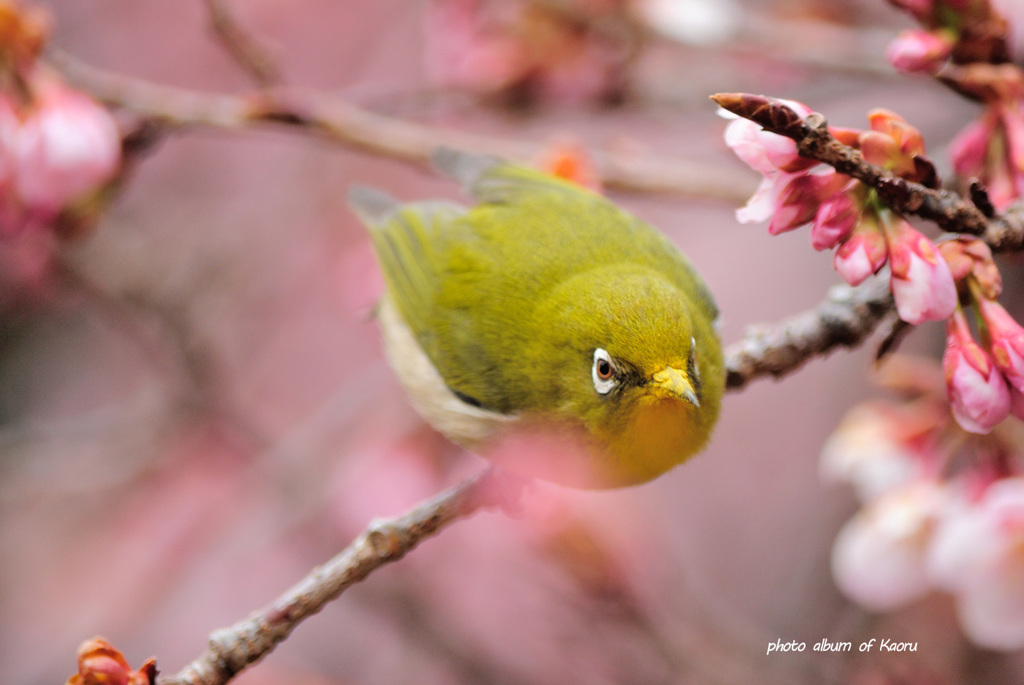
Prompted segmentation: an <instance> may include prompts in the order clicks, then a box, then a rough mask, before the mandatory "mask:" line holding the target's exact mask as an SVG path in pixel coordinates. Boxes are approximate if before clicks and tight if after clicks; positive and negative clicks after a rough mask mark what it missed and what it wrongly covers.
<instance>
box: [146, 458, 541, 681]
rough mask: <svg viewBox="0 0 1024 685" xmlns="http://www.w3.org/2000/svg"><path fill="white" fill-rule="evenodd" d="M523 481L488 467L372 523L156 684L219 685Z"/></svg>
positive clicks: (512, 496) (508, 500)
mask: <svg viewBox="0 0 1024 685" xmlns="http://www.w3.org/2000/svg"><path fill="white" fill-rule="evenodd" d="M526 483H527V481H525V480H522V479H520V478H518V477H516V476H513V475H511V474H507V473H503V472H502V473H499V472H496V471H494V470H491V469H488V470H487V471H484V472H483V473H482V474H480V475H479V476H477V477H475V478H472V479H470V480H467V481H465V482H464V483H461V484H460V485H457V486H456V487H454V488H451V489H450V490H447V491H445V492H443V493H441V494H440V495H438V496H436V497H434V498H432V499H430V500H427V501H425V502H423V503H422V504H420V505H419V506H418V507H416V508H415V509H413V510H412V511H410V512H408V513H406V514H404V515H403V516H399V517H397V518H394V519H387V520H382V521H376V522H374V523H371V524H370V526H369V527H368V528H367V529H366V531H364V532H363V533H362V534H361V535H360V536H359V537H358V538H356V539H355V541H354V542H352V544H350V545H349V546H348V547H346V548H345V549H344V550H343V551H342V552H341V553H340V554H339V555H337V556H336V557H334V558H333V559H331V560H330V561H328V562H327V563H326V564H324V565H323V566H320V567H318V568H315V569H313V571H312V572H311V573H310V574H309V575H308V576H306V577H305V578H304V579H303V580H302V581H300V582H299V583H298V584H297V585H295V586H294V587H292V588H291V589H290V590H288V591H287V592H285V593H284V594H283V595H281V596H280V597H279V598H278V599H277V600H276V601H275V602H273V603H272V604H270V605H269V606H267V607H265V608H263V609H262V610H260V611H257V612H255V613H254V614H252V615H251V616H249V617H248V618H246V619H244V620H242V621H239V622H238V623H236V624H234V625H232V626H230V627H227V628H223V629H221V630H218V631H215V632H214V633H213V634H211V635H210V641H209V644H208V645H207V648H206V651H205V652H204V653H203V654H202V655H201V656H199V658H197V659H196V660H195V661H193V662H192V663H190V664H188V665H187V666H185V668H183V669H182V670H181V671H179V672H178V673H177V674H175V675H172V676H169V677H162V678H160V679H159V680H158V683H159V684H160V685H223V683H226V682H228V681H229V680H230V679H231V678H233V677H234V676H235V675H236V674H238V673H239V672H241V671H242V670H243V669H245V668H246V667H248V666H250V665H252V664H254V663H256V662H257V661H259V660H260V659H262V658H263V657H264V656H266V655H267V654H269V653H270V652H271V651H273V649H274V647H276V646H277V644H278V643H280V642H281V641H282V640H284V639H285V638H287V637H288V635H290V634H291V632H292V630H294V629H295V627H296V626H298V624H299V623H301V622H302V621H303V620H305V619H306V618H308V617H310V616H312V615H313V614H315V613H317V612H318V611H320V610H321V609H322V608H323V607H324V606H325V605H326V604H327V603H328V602H330V601H331V600H333V599H335V598H336V597H337V596H338V595H340V594H341V593H342V592H344V591H345V590H346V589H348V588H349V587H350V586H352V585H353V584H355V583H357V582H359V581H361V580H362V579H363V578H365V577H366V576H367V575H369V574H370V573H371V572H372V571H374V570H375V569H377V568H379V567H381V566H383V565H385V564H388V563H391V562H393V561H398V560H399V559H401V558H402V557H404V556H405V555H406V554H408V553H409V552H411V551H412V550H413V549H415V548H416V546H417V545H418V544H419V543H420V542H422V541H423V540H425V539H426V538H428V537H431V536H432V535H434V534H436V533H437V532H439V531H440V530H442V529H443V528H445V527H446V526H448V525H449V524H451V523H453V522H455V521H457V520H459V519H463V518H466V517H468V516H470V515H472V514H474V513H476V512H477V511H479V510H481V509H484V508H490V507H510V508H514V507H515V506H516V503H517V502H518V500H519V498H520V495H521V492H522V489H523V487H524V486H525V484H526Z"/></svg>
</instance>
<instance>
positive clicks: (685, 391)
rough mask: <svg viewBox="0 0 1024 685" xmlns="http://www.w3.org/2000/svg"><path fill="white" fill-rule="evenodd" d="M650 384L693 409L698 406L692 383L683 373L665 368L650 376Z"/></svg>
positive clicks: (668, 367)
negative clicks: (683, 401) (688, 404)
mask: <svg viewBox="0 0 1024 685" xmlns="http://www.w3.org/2000/svg"><path fill="white" fill-rule="evenodd" d="M651 382H652V383H654V386H655V387H657V388H661V389H662V390H664V391H665V392H667V393H668V394H669V395H672V396H673V397H677V398H679V399H681V400H686V401H687V402H689V403H690V404H692V405H693V406H695V407H699V406H700V400H698V399H697V393H696V392H694V390H693V383H691V382H690V379H689V378H688V377H687V375H686V372H685V371H680V370H679V369H676V368H673V367H671V366H666V367H665V368H664V369H662V370H661V371H659V372H658V373H656V374H654V375H653V376H651Z"/></svg>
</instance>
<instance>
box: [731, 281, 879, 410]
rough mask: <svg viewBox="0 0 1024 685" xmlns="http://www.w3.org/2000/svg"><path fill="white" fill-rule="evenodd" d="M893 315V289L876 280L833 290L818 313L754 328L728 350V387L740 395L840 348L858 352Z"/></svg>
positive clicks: (842, 286)
mask: <svg viewBox="0 0 1024 685" xmlns="http://www.w3.org/2000/svg"><path fill="white" fill-rule="evenodd" d="M892 311H893V299H892V293H891V292H890V291H889V284H888V282H887V281H885V280H884V279H881V278H876V279H874V280H872V281H870V282H868V283H866V284H864V285H862V286H860V287H858V288H851V287H850V286H847V285H837V286H833V287H832V289H831V290H829V293H828V298H827V299H826V300H825V302H823V303H822V304H820V305H819V306H818V307H816V308H814V309H810V310H807V311H805V312H801V313H799V314H795V315H793V316H790V317H789V318H786V319H783V320H782V321H780V322H778V323H777V324H774V325H772V326H765V325H761V326H751V327H750V328H749V329H748V331H747V334H746V335H745V336H744V338H743V339H742V340H740V341H738V342H735V343H733V344H732V345H729V346H728V347H727V348H726V349H725V368H726V388H727V389H728V390H739V389H741V388H743V387H745V386H746V385H747V384H748V383H750V381H752V380H755V379H757V378H761V377H763V376H772V377H774V378H779V377H780V376H784V375H786V374H789V373H792V372H793V371H796V370H797V369H799V368H800V367H801V366H803V365H804V363H805V362H807V361H808V360H810V359H813V358H814V357H823V356H825V355H827V354H828V353H830V352H831V351H832V350H834V349H835V348H836V347H856V346H857V345H859V344H861V343H862V342H864V340H865V339H866V338H867V337H868V336H870V335H871V333H872V332H874V330H875V328H877V327H878V324H879V323H881V322H882V320H883V319H884V318H885V317H886V316H887V315H888V314H889V313H890V312H892Z"/></svg>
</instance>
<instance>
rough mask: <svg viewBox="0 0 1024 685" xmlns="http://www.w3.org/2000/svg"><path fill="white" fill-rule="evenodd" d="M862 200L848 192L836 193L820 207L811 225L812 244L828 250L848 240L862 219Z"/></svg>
mask: <svg viewBox="0 0 1024 685" xmlns="http://www.w3.org/2000/svg"><path fill="white" fill-rule="evenodd" d="M860 215H861V206H860V202H858V201H857V200H855V199H854V198H852V197H850V195H849V194H848V193H836V194H835V195H833V196H832V197H830V198H829V199H827V200H825V202H823V203H822V204H821V206H819V207H818V212H817V214H815V215H814V224H813V225H812V226H811V246H812V247H813V248H814V249H815V250H828V249H831V248H833V247H835V246H836V245H838V244H839V243H840V242H842V241H844V240H846V239H847V238H848V237H850V234H851V233H853V229H854V228H855V227H856V226H857V222H859V221H860Z"/></svg>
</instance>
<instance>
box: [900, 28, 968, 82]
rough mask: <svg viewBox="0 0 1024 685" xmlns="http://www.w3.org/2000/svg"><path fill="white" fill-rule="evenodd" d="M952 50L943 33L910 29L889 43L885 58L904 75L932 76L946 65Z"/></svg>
mask: <svg viewBox="0 0 1024 685" xmlns="http://www.w3.org/2000/svg"><path fill="white" fill-rule="evenodd" d="M952 50H953V42H952V41H951V40H950V39H949V37H947V36H946V34H945V33H932V32H930V31H921V30H916V29H911V30H908V31H903V32H902V33H900V34H899V35H898V36H896V38H895V39H894V40H893V41H892V42H891V43H889V48H888V49H887V50H886V51H885V57H886V59H888V60H889V63H890V64H891V65H893V66H894V67H896V68H897V69H899V70H900V71H902V72H904V73H918V72H925V73H929V74H934V73H935V72H937V71H938V70H939V69H940V68H942V65H943V64H945V63H946V60H947V59H949V54H950V52H952Z"/></svg>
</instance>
